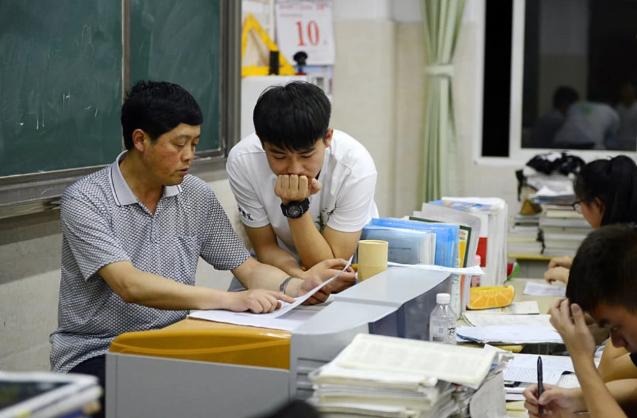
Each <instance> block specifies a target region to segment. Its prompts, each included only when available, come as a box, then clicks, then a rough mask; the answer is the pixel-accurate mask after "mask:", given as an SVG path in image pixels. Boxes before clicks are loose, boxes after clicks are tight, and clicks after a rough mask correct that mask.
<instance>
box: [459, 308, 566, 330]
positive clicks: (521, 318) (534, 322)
mask: <svg viewBox="0 0 637 418" xmlns="http://www.w3.org/2000/svg"><path fill="white" fill-rule="evenodd" d="M462 316H464V318H465V320H466V321H467V322H468V323H469V324H471V325H473V326H476V327H488V326H494V325H509V326H523V325H524V326H536V327H549V328H553V326H552V325H551V322H550V318H551V316H550V315H513V314H498V313H483V312H474V311H466V312H465V313H463V314H462Z"/></svg>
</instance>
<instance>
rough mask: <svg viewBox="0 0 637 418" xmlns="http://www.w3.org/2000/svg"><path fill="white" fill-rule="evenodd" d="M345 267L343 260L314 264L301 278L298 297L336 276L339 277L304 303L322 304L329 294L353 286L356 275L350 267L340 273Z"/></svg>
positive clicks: (332, 259)
mask: <svg viewBox="0 0 637 418" xmlns="http://www.w3.org/2000/svg"><path fill="white" fill-rule="evenodd" d="M346 265H347V260H343V259H342V258H330V259H328V260H323V261H321V262H320V263H317V264H315V265H314V266H312V268H311V269H309V270H307V271H306V272H305V273H304V274H303V276H302V277H301V278H302V279H303V283H302V284H301V286H300V289H299V295H302V294H304V293H307V292H308V291H310V290H312V289H314V288H315V287H316V286H318V285H320V284H321V283H323V282H324V281H326V280H329V279H330V278H332V277H334V276H336V275H337V274H338V275H339V276H338V277H337V278H336V279H334V280H333V281H332V282H331V283H330V284H328V285H326V286H324V287H323V288H321V290H319V291H318V292H316V293H315V294H314V295H312V296H311V297H310V298H309V299H308V300H307V301H306V302H305V303H306V304H308V305H313V304H316V303H323V302H325V301H326V300H327V298H328V297H329V296H330V294H331V293H337V292H340V291H341V290H344V289H347V288H348V287H350V286H352V285H353V284H355V283H356V273H355V272H354V270H352V269H351V267H350V268H348V269H347V270H345V271H342V270H343V268H344V267H345V266H346Z"/></svg>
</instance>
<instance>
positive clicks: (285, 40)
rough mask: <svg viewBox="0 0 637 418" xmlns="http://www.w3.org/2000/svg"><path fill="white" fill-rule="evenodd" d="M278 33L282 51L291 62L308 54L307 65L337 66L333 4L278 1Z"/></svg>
mask: <svg viewBox="0 0 637 418" xmlns="http://www.w3.org/2000/svg"><path fill="white" fill-rule="evenodd" d="M276 32H277V44H278V45H279V49H280V50H281V52H282V53H283V54H284V55H285V57H286V58H287V59H288V60H289V61H290V62H293V60H292V57H293V56H294V54H295V53H297V52H298V51H305V52H306V53H307V55H308V59H307V64H308V65H333V64H334V28H333V24H332V2H331V1H327V0H325V1H278V2H277V3H276Z"/></svg>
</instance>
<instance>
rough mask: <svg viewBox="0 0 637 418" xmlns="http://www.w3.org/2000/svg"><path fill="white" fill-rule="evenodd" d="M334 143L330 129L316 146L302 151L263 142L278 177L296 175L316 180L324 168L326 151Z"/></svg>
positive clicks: (269, 162)
mask: <svg viewBox="0 0 637 418" xmlns="http://www.w3.org/2000/svg"><path fill="white" fill-rule="evenodd" d="M331 142H332V130H331V129H330V130H329V131H328V133H327V135H325V137H324V138H322V139H319V140H317V141H316V142H315V143H314V145H313V146H312V147H310V148H308V149H304V150H301V151H290V150H287V149H281V148H279V147H276V146H274V145H272V144H270V143H268V142H263V149H264V150H265V155H266V156H267V158H268V164H269V165H270V169H271V170H272V172H273V173H274V174H276V175H277V176H280V175H283V174H296V175H297V176H306V177H307V178H308V179H312V178H315V177H316V176H317V175H318V173H319V172H320V171H321V167H323V159H324V158H325V149H326V148H327V147H329V146H330V143H331Z"/></svg>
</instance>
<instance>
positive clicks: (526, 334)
mask: <svg viewBox="0 0 637 418" xmlns="http://www.w3.org/2000/svg"><path fill="white" fill-rule="evenodd" d="M456 333H457V335H458V341H464V340H468V341H476V342H481V343H489V342H490V343H502V344H537V343H556V344H559V343H562V337H560V334H558V333H557V331H555V329H553V328H550V327H539V326H524V325H522V326H520V325H514V326H510V325H509V326H487V327H458V328H457V329H456Z"/></svg>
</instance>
